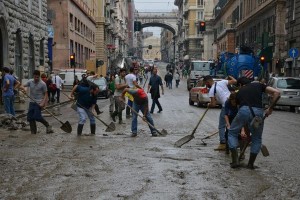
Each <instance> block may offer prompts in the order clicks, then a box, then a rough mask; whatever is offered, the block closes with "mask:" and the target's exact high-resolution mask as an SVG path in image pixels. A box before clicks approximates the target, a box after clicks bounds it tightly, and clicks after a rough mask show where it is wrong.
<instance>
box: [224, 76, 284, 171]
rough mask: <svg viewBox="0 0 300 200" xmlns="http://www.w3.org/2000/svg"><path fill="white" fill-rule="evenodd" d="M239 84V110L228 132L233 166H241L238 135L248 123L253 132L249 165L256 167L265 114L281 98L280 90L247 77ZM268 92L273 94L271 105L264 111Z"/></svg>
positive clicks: (239, 80)
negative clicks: (264, 98)
mask: <svg viewBox="0 0 300 200" xmlns="http://www.w3.org/2000/svg"><path fill="white" fill-rule="evenodd" d="M237 83H238V85H239V86H241V88H240V90H239V91H238V93H237V96H236V100H237V104H238V105H239V111H238V113H237V115H236V117H235V118H234V120H233V122H232V124H231V125H230V129H229V132H228V144H229V149H230V151H231V157H232V163H231V164H230V165H231V167H232V168H237V167H239V161H238V152H237V146H238V135H239V133H240V130H241V128H242V127H243V126H245V125H247V126H248V127H249V130H250V132H251V142H252V144H251V150H250V159H249V162H248V165H247V167H248V168H249V169H254V162H255V159H256V156H257V154H258V153H259V151H260V149H261V145H262V132H263V127H264V116H263V115H264V112H265V116H269V115H271V114H272V108H273V107H274V105H275V104H276V102H277V101H278V99H279V98H280V92H279V91H278V90H277V89H275V88H272V87H269V86H266V85H264V84H262V83H259V82H253V83H250V80H249V79H247V78H246V77H241V78H239V79H238V82H237ZM263 93H267V94H269V95H270V96H272V104H271V106H270V107H269V108H268V109H267V110H266V111H264V109H263V106H262V105H263V104H262V95H263Z"/></svg>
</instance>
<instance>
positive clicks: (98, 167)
mask: <svg viewBox="0 0 300 200" xmlns="http://www.w3.org/2000/svg"><path fill="white" fill-rule="evenodd" d="M164 73H165V65H161V67H160V74H161V75H162V76H164ZM180 83H181V84H180V86H179V88H178V89H176V88H175V87H173V89H172V90H169V89H165V95H163V96H162V98H161V99H160V101H161V104H162V105H163V109H164V110H163V112H162V113H156V112H157V109H156V110H155V113H154V114H153V119H154V123H155V126H156V127H157V128H158V129H160V130H161V129H162V128H164V129H166V130H167V131H168V133H169V134H168V135H167V136H166V137H151V135H150V131H149V128H148V127H147V126H146V124H145V123H144V122H142V121H141V120H140V119H139V124H138V129H139V132H138V137H136V138H131V137H130V124H131V123H130V119H126V120H125V122H126V124H123V125H119V124H117V123H116V131H114V132H111V133H106V132H105V131H104V130H105V126H104V125H102V124H101V122H99V121H97V131H96V132H97V133H96V136H89V135H88V133H89V125H88V123H86V125H85V127H84V133H86V135H85V136H81V137H77V135H76V123H77V114H76V112H74V111H73V110H72V109H71V108H70V105H67V106H64V107H61V108H60V112H61V114H62V115H60V116H58V117H59V118H60V119H61V120H62V121H66V120H68V121H70V123H71V124H72V127H73V132H72V133H71V134H67V133H64V132H63V131H62V130H61V129H60V128H59V127H60V123H58V122H57V121H55V120H54V119H52V118H51V117H47V119H48V120H49V122H50V123H51V124H52V125H53V126H54V129H55V133H53V134H45V128H44V127H43V126H41V125H40V126H39V130H40V132H39V133H38V134H37V135H31V134H30V132H29V131H14V132H12V131H7V130H4V129H0V132H1V133H0V199H38V200H40V199H41V200H43V199H72V200H73V199H101V200H102V199H108V200H110V199H113V200H114V199H120V200H121V199H124V200H125V199H128V200H129V199H143V200H153V199H161V200H167V199H172V200H177V199H178V200H198V199H300V189H299V188H300V178H299V177H300V176H299V172H300V170H299V169H300V156H299V151H300V147H299V141H300V131H299V128H300V125H299V122H300V115H299V114H295V113H291V112H286V111H274V113H273V115H272V116H270V117H269V118H268V119H267V120H266V123H265V130H264V134H263V142H264V144H266V145H267V147H268V149H269V151H270V156H269V157H263V156H262V155H261V154H259V156H258V158H257V161H256V165H258V166H259V168H258V169H256V170H248V169H245V168H241V169H231V168H230V167H229V162H230V157H229V156H228V155H225V153H224V152H218V151H214V148H216V146H217V145H218V137H217V136H214V137H212V138H211V139H208V140H206V142H207V146H203V145H202V142H201V140H200V138H202V137H205V136H207V135H209V134H210V133H213V132H215V131H216V130H217V119H218V115H219V111H220V110H219V109H210V110H209V111H208V113H207V114H206V116H205V118H204V120H203V121H202V123H201V124H200V126H199V129H198V130H197V132H196V135H195V137H196V138H195V139H193V140H192V141H190V142H189V143H188V144H186V145H184V146H183V147H182V148H176V147H174V143H175V142H176V141H177V140H178V139H180V138H181V137H183V136H185V135H187V134H190V133H191V132H192V130H193V128H194V127H195V125H196V123H197V122H198V120H199V118H200V117H201V115H202V114H203V112H204V110H205V109H204V108H199V107H196V106H189V104H188V91H187V90H186V85H185V80H182V81H181V82H180ZM108 103H109V100H105V99H103V100H99V102H98V104H99V105H100V107H101V110H103V111H104V113H102V114H101V115H99V116H100V118H101V119H102V120H104V121H105V122H111V119H110V117H109V114H108ZM124 118H125V114H124ZM103 134H107V135H108V136H104V135H103ZM248 156H249V151H247V153H246V160H245V161H243V162H244V163H246V162H247V160H248Z"/></svg>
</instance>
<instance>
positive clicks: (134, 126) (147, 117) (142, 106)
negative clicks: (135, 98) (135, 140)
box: [131, 102, 156, 133]
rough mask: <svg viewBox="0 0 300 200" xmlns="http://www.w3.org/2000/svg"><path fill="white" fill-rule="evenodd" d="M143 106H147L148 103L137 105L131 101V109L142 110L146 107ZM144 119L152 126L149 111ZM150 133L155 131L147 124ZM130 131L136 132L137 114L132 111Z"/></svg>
mask: <svg viewBox="0 0 300 200" xmlns="http://www.w3.org/2000/svg"><path fill="white" fill-rule="evenodd" d="M145 106H148V104H143V105H138V104H136V103H134V102H133V109H134V110H135V111H136V112H137V113H138V112H139V111H140V110H141V111H142V112H143V111H144V110H145V109H147V108H146V107H145ZM146 120H147V121H148V122H149V124H151V125H152V126H154V124H153V119H152V117H151V115H150V113H149V112H147V114H146ZM149 128H150V131H151V133H153V132H155V131H156V130H155V129H154V128H152V127H151V126H149ZM131 132H132V133H137V114H136V113H135V112H133V113H132V122H131Z"/></svg>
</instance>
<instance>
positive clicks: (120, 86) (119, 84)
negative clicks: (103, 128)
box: [111, 68, 128, 124]
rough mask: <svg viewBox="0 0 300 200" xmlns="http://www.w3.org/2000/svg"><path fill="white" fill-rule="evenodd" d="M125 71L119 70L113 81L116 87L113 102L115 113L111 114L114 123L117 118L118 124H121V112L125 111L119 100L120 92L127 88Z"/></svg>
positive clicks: (122, 103)
mask: <svg viewBox="0 0 300 200" xmlns="http://www.w3.org/2000/svg"><path fill="white" fill-rule="evenodd" d="M125 75H126V69H124V68H123V69H120V74H119V76H118V77H117V78H116V79H115V80H114V81H115V85H116V90H115V95H114V100H115V111H114V112H113V113H112V114H111V117H112V119H113V121H114V122H115V121H116V116H118V117H119V124H122V111H123V110H124V109H125V104H124V102H123V101H121V100H120V97H121V95H122V92H123V90H124V89H125V88H127V87H128V85H127V84H126V80H125Z"/></svg>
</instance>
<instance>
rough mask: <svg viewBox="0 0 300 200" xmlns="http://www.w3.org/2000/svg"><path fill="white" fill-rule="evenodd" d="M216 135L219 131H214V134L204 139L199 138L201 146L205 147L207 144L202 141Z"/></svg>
mask: <svg viewBox="0 0 300 200" xmlns="http://www.w3.org/2000/svg"><path fill="white" fill-rule="evenodd" d="M217 133H219V131H216V132H214V133H212V134H210V135H208V136H206V137H204V138H201V142H202V145H205V146H206V145H207V143H206V142H204V141H203V140H206V139H208V138H210V137H212V136H214V135H216V134H217Z"/></svg>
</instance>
